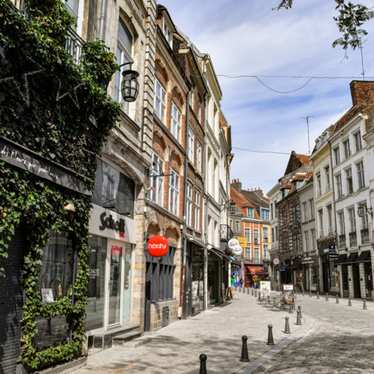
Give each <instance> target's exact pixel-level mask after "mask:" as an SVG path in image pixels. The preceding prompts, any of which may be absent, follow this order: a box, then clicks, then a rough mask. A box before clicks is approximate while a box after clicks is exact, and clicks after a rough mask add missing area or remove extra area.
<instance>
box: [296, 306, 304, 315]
mask: <svg viewBox="0 0 374 374" xmlns="http://www.w3.org/2000/svg"><path fill="white" fill-rule="evenodd" d="M297 312H298V313H300V318H302V317H303V316H302V314H301V305H299V306H298V307H297Z"/></svg>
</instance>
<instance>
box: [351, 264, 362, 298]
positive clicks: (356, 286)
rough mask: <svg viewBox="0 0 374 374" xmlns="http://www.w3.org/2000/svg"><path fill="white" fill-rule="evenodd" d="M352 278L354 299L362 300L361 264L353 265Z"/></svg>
mask: <svg viewBox="0 0 374 374" xmlns="http://www.w3.org/2000/svg"><path fill="white" fill-rule="evenodd" d="M352 276H353V297H354V298H358V299H359V298H361V288H360V268H359V264H352Z"/></svg>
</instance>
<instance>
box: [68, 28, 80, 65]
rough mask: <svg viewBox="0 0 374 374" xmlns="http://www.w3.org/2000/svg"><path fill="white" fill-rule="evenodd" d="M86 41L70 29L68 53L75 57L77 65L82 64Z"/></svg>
mask: <svg viewBox="0 0 374 374" xmlns="http://www.w3.org/2000/svg"><path fill="white" fill-rule="evenodd" d="M83 45H84V40H83V39H82V38H81V37H80V36H79V35H78V34H77V33H76V32H75V31H74V30H73V29H69V31H68V34H67V36H66V41H65V49H66V51H67V52H68V53H69V54H70V55H71V57H73V61H74V62H75V63H76V64H79V63H80V60H81V56H82V49H83Z"/></svg>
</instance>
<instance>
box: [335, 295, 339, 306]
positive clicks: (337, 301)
mask: <svg viewBox="0 0 374 374" xmlns="http://www.w3.org/2000/svg"><path fill="white" fill-rule="evenodd" d="M335 303H336V304H339V295H338V294H336V297H335Z"/></svg>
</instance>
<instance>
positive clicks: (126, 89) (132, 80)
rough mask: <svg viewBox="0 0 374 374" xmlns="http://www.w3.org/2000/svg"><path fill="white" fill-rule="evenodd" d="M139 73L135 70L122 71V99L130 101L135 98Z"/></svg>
mask: <svg viewBox="0 0 374 374" xmlns="http://www.w3.org/2000/svg"><path fill="white" fill-rule="evenodd" d="M138 77H139V73H138V72H137V71H135V70H131V69H128V70H124V71H123V72H122V84H121V94H122V98H123V100H124V101H126V102H128V103H131V102H133V101H135V100H136V98H137V97H138V93H139V82H138Z"/></svg>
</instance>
